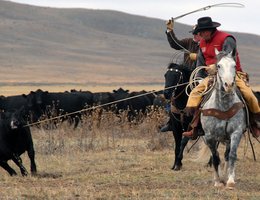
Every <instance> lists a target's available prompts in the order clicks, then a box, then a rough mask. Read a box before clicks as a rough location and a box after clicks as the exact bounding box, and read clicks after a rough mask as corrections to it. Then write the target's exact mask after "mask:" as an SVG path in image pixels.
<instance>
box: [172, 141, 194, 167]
mask: <svg viewBox="0 0 260 200" xmlns="http://www.w3.org/2000/svg"><path fill="white" fill-rule="evenodd" d="M189 140H190V138H188V137H183V138H182V140H181V145H180V150H179V154H178V155H177V159H176V162H175V167H174V169H173V170H175V171H178V170H180V169H181V167H182V162H181V161H182V159H183V151H184V149H185V147H186V145H187V144H188V142H189Z"/></svg>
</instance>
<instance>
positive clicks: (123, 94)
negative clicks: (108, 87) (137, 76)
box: [112, 88, 129, 114]
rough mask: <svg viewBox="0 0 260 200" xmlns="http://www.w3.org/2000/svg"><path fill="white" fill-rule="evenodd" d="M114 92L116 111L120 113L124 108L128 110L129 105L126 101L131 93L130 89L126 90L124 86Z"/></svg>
mask: <svg viewBox="0 0 260 200" xmlns="http://www.w3.org/2000/svg"><path fill="white" fill-rule="evenodd" d="M112 94H113V97H114V101H115V102H116V103H115V107H116V113H117V114H118V113H119V112H121V111H122V110H126V109H127V105H126V103H125V99H126V98H127V96H128V95H129V90H124V89H122V88H119V89H118V90H113V93H112Z"/></svg>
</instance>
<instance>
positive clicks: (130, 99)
mask: <svg viewBox="0 0 260 200" xmlns="http://www.w3.org/2000/svg"><path fill="white" fill-rule="evenodd" d="M154 97H155V96H154V95H153V94H151V93H149V92H147V91H145V90H142V91H139V92H131V93H129V94H128V95H127V97H126V98H127V100H126V101H124V105H125V106H124V107H127V108H128V110H129V112H128V120H129V121H133V120H139V116H140V114H146V113H147V112H148V109H149V107H150V106H152V105H153V100H154Z"/></svg>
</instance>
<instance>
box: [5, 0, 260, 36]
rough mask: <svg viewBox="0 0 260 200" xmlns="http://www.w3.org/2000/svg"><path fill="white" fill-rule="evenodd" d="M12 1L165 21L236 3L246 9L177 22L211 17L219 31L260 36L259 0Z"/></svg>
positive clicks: (212, 11) (197, 15)
mask: <svg viewBox="0 0 260 200" xmlns="http://www.w3.org/2000/svg"><path fill="white" fill-rule="evenodd" d="M10 1H13V2H18V3H24V4H30V5H37V6H44V7H55V8H90V9H108V10H117V11H122V12H125V13H129V14H135V15H141V16H146V17H152V18H158V19H163V20H167V19H170V18H172V17H173V18H175V17H177V16H180V15H182V14H185V13H188V12H191V11H194V10H197V9H200V8H203V7H205V6H210V5H214V4H220V3H239V4H243V5H244V6H245V7H243V8H237V7H231V6H229V7H227V6H225V7H222V6H221V7H215V6H213V7H211V8H210V9H207V10H203V11H200V12H196V13H193V14H190V15H187V16H184V17H182V18H180V19H177V20H176V21H177V22H180V23H184V24H188V25H194V24H196V23H197V19H198V18H200V17H204V16H210V17H211V18H212V20H213V21H216V22H219V23H221V27H219V29H220V30H225V31H234V32H243V33H252V34H257V35H260V23H259V19H260V1H259V0H244V1H240V0H231V1H227V0H222V1H220V0H215V1H209V0H10Z"/></svg>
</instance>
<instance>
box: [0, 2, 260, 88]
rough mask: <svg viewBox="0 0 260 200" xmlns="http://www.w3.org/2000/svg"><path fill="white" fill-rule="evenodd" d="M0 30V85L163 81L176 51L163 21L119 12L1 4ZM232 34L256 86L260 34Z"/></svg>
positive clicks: (185, 32)
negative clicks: (171, 44) (172, 47)
mask: <svg viewBox="0 0 260 200" xmlns="http://www.w3.org/2000/svg"><path fill="white" fill-rule="evenodd" d="M223 23H224V22H223ZM238 23H239V22H238ZM175 29H176V34H177V36H178V37H179V38H183V37H189V36H190V35H189V34H190V33H189V30H190V29H191V27H190V26H187V25H184V24H180V23H176V25H175ZM0 30H1V34H0V47H1V48H0V60H1V64H0V83H1V85H8V84H14V83H17V84H20V85H23V84H27V85H28V84H41V83H42V84H55V83H56V84H70V83H80V84H113V83H115V84H121V83H140V84H156V83H163V82H164V78H163V74H164V73H165V69H166V66H167V64H168V62H170V60H171V59H172V56H173V55H174V54H175V53H176V51H174V50H173V49H171V48H170V46H169V44H168V41H167V39H166V35H165V23H164V21H162V20H159V19H154V18H147V17H142V16H136V15H130V14H126V13H122V12H117V11H108V10H91V9H56V8H43V7H35V6H29V5H22V4H17V3H12V2H5V1H0ZM232 34H234V35H235V36H236V38H237V42H238V49H239V52H240V57H241V61H242V64H243V66H244V70H245V71H247V72H248V73H249V74H250V78H251V83H252V84H258V83H259V75H260V70H259V65H260V59H259V52H260V36H259V35H252V34H242V33H232Z"/></svg>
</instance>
